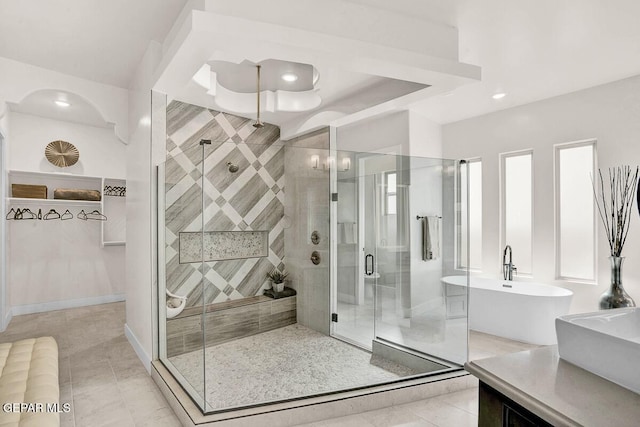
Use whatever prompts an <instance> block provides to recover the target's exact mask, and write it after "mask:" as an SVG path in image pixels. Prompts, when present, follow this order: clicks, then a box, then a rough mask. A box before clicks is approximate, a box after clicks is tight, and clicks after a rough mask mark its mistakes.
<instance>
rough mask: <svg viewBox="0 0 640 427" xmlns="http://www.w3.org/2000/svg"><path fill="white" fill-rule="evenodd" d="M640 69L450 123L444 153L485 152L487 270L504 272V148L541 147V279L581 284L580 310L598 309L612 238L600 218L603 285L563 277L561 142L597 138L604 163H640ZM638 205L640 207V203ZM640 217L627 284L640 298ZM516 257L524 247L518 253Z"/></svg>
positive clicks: (629, 249)
mask: <svg viewBox="0 0 640 427" xmlns="http://www.w3.org/2000/svg"><path fill="white" fill-rule="evenodd" d="M639 117H640V76H636V77H632V78H629V79H625V80H620V81H617V82H613V83H610V84H606V85H602V86H596V87H593V88H590V89H586V90H582V91H578V92H574V93H571V94H568V95H563V96H558V97H555V98H550V99H547V100H543V101H539V102H535V103H532V104H528V105H524V106H520V107H515V108H511V109H508V110H503V111H500V112H496V113H492V114H488V115H485V116H481V117H476V118H473V119H469V120H463V121H460V122H456V123H451V124H448V125H445V126H444V127H443V143H444V148H443V149H444V155H445V157H448V158H473V157H481V158H482V163H483V164H482V173H483V182H482V193H483V210H482V222H483V227H482V233H483V234H482V235H483V245H482V248H483V257H482V275H483V276H490V277H498V274H499V272H500V270H501V264H502V258H501V256H502V254H501V250H502V248H500V240H499V237H500V236H499V182H498V175H499V168H498V154H499V153H502V152H507V151H513V150H519V149H533V168H534V169H533V170H534V172H533V173H534V242H533V246H534V249H533V280H535V281H539V282H545V283H550V284H557V285H561V286H564V287H567V288H569V289H572V290H573V291H574V299H573V304H572V307H571V311H572V312H585V311H594V310H597V308H598V299H599V295H600V294H601V293H602V292H604V290H605V289H606V288H607V286H608V283H609V274H610V270H609V262H608V259H607V257H608V255H609V252H608V245H607V242H606V239H605V237H604V235H603V231H602V225H601V224H600V223H598V240H599V243H598V261H599V262H598V271H599V273H598V285H597V286H596V285H589V284H574V283H567V282H557V281H555V280H554V279H555V277H554V274H555V267H554V262H555V260H554V211H553V206H554V196H553V188H554V187H553V144H557V143H563V142H570V141H578V140H584V139H589V138H596V139H597V141H598V143H597V144H598V145H597V151H598V164H599V167H600V168H605V169H606V168H608V167H612V166H617V165H624V164H628V165H637V164H640V143H639V141H640V120H638V118H639ZM634 209H636V208H635V207H634ZM638 254H640V221H639V218H638V215H637V210H636V211H635V212H634V214H633V215H632V220H631V230H630V232H629V236H628V240H627V244H626V246H625V249H624V253H623V255H626V256H627V257H628V258H629V259H628V262H627V263H626V265H625V266H624V270H623V283H624V286H625V289H626V290H627V291H628V292H629V293H630V294H631V296H632V297H635V299H636V301H638V302H640V263H639V262H638V258H637V257H638ZM514 263H515V264H516V265H517V263H518V254H517V253H514Z"/></svg>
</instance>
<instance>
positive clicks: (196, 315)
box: [167, 295, 296, 357]
mask: <svg viewBox="0 0 640 427" xmlns="http://www.w3.org/2000/svg"><path fill="white" fill-rule="evenodd" d="M202 318H203V307H202V306H198V307H189V308H185V309H184V310H183V311H182V313H180V314H179V315H178V316H176V317H174V318H172V319H167V357H173V356H178V355H180V354H183V353H188V352H191V351H195V350H199V349H202V348H203V347H211V346H215V345H218V344H222V343H225V342H228V341H233V340H236V339H239V338H244V337H248V336H251V335H255V334H259V333H261V332H266V331H270V330H272V329H278V328H281V327H283V326H287V325H291V324H293V323H296V296H295V295H294V296H290V297H286V298H279V299H272V298H269V297H267V296H264V295H259V296H255V297H247V298H242V299H237V300H232V301H225V302H220V303H213V304H207V305H206V306H205V307H204V325H203V324H202ZM203 328H204V341H205V342H204V343H203V342H202V337H203V333H202V332H203ZM203 344H204V345H203Z"/></svg>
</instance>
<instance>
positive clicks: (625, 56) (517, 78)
mask: <svg viewBox="0 0 640 427" xmlns="http://www.w3.org/2000/svg"><path fill="white" fill-rule="evenodd" d="M230 1H231V0H230ZM348 1H350V2H352V3H357V4H363V5H371V6H374V7H378V8H380V9H384V10H389V11H391V12H396V13H401V14H407V15H412V16H417V17H420V18H423V19H433V20H437V21H440V22H445V23H447V24H450V25H452V26H456V27H457V28H458V30H459V46H460V58H459V60H460V61H461V62H465V63H470V64H476V65H479V66H481V67H482V75H483V77H482V82H479V83H472V84H469V85H466V86H463V87H460V88H458V89H456V90H455V91H453V92H452V93H449V94H443V95H438V96H435V97H432V98H429V99H427V100H424V101H419V102H417V103H415V104H413V105H412V106H411V108H412V109H415V110H417V111H418V112H420V113H421V114H423V115H425V116H426V117H429V118H431V119H432V120H434V121H436V122H439V123H449V122H453V121H457V120H461V119H465V118H468V117H474V116H478V115H481V114H486V113H488V112H491V111H496V110H500V109H504V108H509V107H512V106H516V105H522V104H526V103H529V102H533V101H536V100H540V99H544V98H549V97H552V96H556V95H560V94H564V93H568V92H572V91H575V90H579V89H583V88H586V87H591V86H595V85H598V84H602V83H606V82H610V81H613V80H617V79H621V78H624V77H628V76H632V75H636V74H640V25H637V20H638V17H640V2H638V1H637V0H615V1H614V2H611V1H604V0H563V1H557V0H538V1H535V2H532V1H529V0H483V1H481V2H480V1H477V0H421V1H419V2H417V1H415V0H394V1H393V2H389V1H388V0H348ZM185 3H186V0H161V1H158V0H136V1H127V0H110V1H104V0H102V1H101V0H30V1H16V0H0V56H3V57H7V58H11V59H15V60H17V61H21V62H25V63H29V64H33V65H37V66H41V67H44V68H48V69H52V70H56V71H60V72H63V73H67V74H71V75H75V76H78V77H82V78H86V79H90V80H93V81H97V82H101V83H106V84H110V85H114V86H118V87H124V88H126V87H128V86H129V82H130V80H131V78H132V76H133V73H134V71H135V69H136V67H137V65H138V63H139V61H140V59H141V58H142V55H143V53H144V51H145V49H146V48H147V46H148V44H149V42H150V41H151V40H157V41H162V40H164V38H165V36H166V34H167V33H168V31H169V29H170V27H171V25H172V23H173V22H174V20H175V19H176V18H177V16H178V14H179V12H180V10H181V9H182V7H183V6H184V4H185ZM160 5H161V6H160ZM496 92H506V93H507V96H505V97H504V98H503V99H501V100H494V99H492V98H491V95H492V94H494V93H496Z"/></svg>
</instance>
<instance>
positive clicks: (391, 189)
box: [385, 172, 397, 215]
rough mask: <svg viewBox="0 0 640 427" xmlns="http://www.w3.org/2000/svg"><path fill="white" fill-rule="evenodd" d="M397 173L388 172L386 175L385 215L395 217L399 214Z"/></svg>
mask: <svg viewBox="0 0 640 427" xmlns="http://www.w3.org/2000/svg"><path fill="white" fill-rule="evenodd" d="M396 176H397V175H396V173H395V172H387V173H386V174H385V181H386V182H385V184H386V185H385V188H386V193H385V207H386V209H385V214H387V215H395V214H396V213H397V186H396Z"/></svg>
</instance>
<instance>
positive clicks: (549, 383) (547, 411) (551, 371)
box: [465, 346, 640, 427]
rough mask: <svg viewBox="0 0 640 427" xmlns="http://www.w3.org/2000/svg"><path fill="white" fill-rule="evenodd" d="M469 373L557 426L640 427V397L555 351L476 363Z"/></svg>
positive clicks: (470, 364) (469, 366)
mask: <svg viewBox="0 0 640 427" xmlns="http://www.w3.org/2000/svg"><path fill="white" fill-rule="evenodd" d="M465 368H466V369H467V371H468V372H470V373H471V374H473V375H474V376H475V377H477V378H478V379H479V380H480V381H482V382H484V383H485V384H487V385H488V386H490V387H492V388H494V389H495V390H497V391H498V392H500V393H502V394H504V395H505V396H507V397H508V398H510V399H512V400H513V401H515V402H516V403H518V404H520V405H522V406H523V407H525V408H527V409H529V410H530V411H531V412H533V413H534V414H536V415H538V416H539V417H540V418H542V419H544V420H545V421H547V422H549V423H551V424H553V425H554V426H597V427H604V426H616V427H620V426H639V425H640V394H636V393H634V392H632V391H630V390H627V389H625V388H623V387H620V386H619V385H617V384H614V383H612V382H610V381H607V380H605V379H604V378H601V377H599V376H597V375H594V374H592V373H590V372H588V371H585V370H584V369H581V368H578V367H577V366H574V365H572V364H570V363H568V362H566V361H564V360H561V359H560V356H558V348H557V346H548V347H541V348H537V349H534V350H529V351H523V352H519V353H512V354H508V355H505V356H499V357H492V358H488V359H479V360H472V361H470V362H468V363H467V364H466V365H465Z"/></svg>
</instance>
